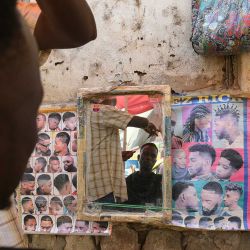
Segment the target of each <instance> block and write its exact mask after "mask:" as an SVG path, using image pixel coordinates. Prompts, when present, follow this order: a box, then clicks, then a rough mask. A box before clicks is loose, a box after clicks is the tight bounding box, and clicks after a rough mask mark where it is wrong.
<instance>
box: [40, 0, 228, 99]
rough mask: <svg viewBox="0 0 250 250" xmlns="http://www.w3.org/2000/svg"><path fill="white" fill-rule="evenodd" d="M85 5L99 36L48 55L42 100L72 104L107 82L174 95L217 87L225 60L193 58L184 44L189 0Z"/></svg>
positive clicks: (134, 0)
mask: <svg viewBox="0 0 250 250" xmlns="http://www.w3.org/2000/svg"><path fill="white" fill-rule="evenodd" d="M88 2H89V4H90V5H91V7H92V10H93V12H94V15H95V19H96V23H97V30H98V38H97V39H96V40H95V41H93V42H91V43H90V44H88V45H86V46H84V47H82V48H79V49H72V50H57V51H53V52H52V54H51V56H50V58H49V60H48V62H47V63H46V64H45V65H44V66H43V67H42V70H41V71H42V80H43V82H44V87H45V91H46V95H45V99H44V101H45V102H50V103H51V102H57V101H62V102H63V101H68V100H73V99H74V97H75V95H76V92H77V89H78V88H80V87H92V86H100V85H111V84H112V83H111V82H112V81H115V82H116V83H118V82H120V81H122V82H135V83H137V84H170V85H171V86H173V87H174V88H175V89H177V90H179V91H180V90H185V89H190V88H191V89H196V88H201V87H202V85H204V86H207V85H211V84H218V83H221V81H222V67H223V63H224V59H223V58H222V57H202V56H199V55H197V54H195V52H194V51H193V49H192V45H191V43H190V41H189V39H190V36H191V0H185V1H176V0H168V1H163V0H158V1H154V0H147V1H142V0H109V1H99V0H89V1H88ZM55 93H56V94H57V95H56V96H55Z"/></svg>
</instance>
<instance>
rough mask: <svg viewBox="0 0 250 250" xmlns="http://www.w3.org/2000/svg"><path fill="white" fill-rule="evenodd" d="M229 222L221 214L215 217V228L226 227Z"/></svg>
mask: <svg viewBox="0 0 250 250" xmlns="http://www.w3.org/2000/svg"><path fill="white" fill-rule="evenodd" d="M226 226H227V222H226V219H225V217H223V216H219V217H216V218H215V219H214V227H215V229H226Z"/></svg>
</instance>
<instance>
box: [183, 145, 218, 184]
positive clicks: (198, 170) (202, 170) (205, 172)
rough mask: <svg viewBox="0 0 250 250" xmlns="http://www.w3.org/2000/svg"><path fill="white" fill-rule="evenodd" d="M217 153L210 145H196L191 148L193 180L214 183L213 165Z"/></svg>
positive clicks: (190, 159)
mask: <svg viewBox="0 0 250 250" xmlns="http://www.w3.org/2000/svg"><path fill="white" fill-rule="evenodd" d="M215 157H216V152H215V150H214V148H213V147H212V146H211V145H209V144H200V143H198V144H195V145H193V146H191V147H190V148H189V168H188V171H189V174H190V176H191V177H192V180H205V181H213V180H215V177H214V176H213V174H212V170H211V168H212V165H213V163H214V161H215Z"/></svg>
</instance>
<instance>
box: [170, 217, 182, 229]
mask: <svg viewBox="0 0 250 250" xmlns="http://www.w3.org/2000/svg"><path fill="white" fill-rule="evenodd" d="M172 224H173V225H175V226H181V227H182V226H183V217H182V216H181V215H179V214H173V215H172Z"/></svg>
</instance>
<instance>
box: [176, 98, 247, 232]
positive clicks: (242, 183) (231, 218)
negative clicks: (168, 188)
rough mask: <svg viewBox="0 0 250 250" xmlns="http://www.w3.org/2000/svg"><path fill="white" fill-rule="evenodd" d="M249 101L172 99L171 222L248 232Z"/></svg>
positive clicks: (240, 99) (188, 225)
mask: <svg viewBox="0 0 250 250" xmlns="http://www.w3.org/2000/svg"><path fill="white" fill-rule="evenodd" d="M249 110H250V101H249V100H248V99H245V98H238V97H237V98H233V97H230V96H229V95H227V94H221V95H211V96H196V97H188V96H183V97H173V102H172V115H171V138H172V154H171V155H172V207H173V213H172V224H173V225H176V226H181V227H187V228H201V229H209V230H248V229H249V223H250V217H249V213H248V210H249V205H250V203H249V199H248V192H249V191H248V190H249V180H250V179H249V173H248V171H249V170H248V162H249V156H250V154H249V155H248V151H249V149H250V145H249V144H250V140H249V139H250V138H249V136H250V135H249V133H248V126H249V125H250V123H249V122H248V120H250V117H249V116H248V115H249Z"/></svg>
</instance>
